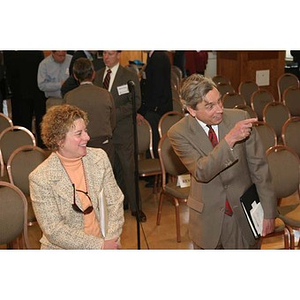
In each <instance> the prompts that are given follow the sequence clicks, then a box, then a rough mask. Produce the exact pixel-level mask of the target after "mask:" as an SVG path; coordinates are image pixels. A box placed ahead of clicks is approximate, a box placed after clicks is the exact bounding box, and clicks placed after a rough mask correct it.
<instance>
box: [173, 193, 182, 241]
mask: <svg viewBox="0 0 300 300" xmlns="http://www.w3.org/2000/svg"><path fill="white" fill-rule="evenodd" d="M174 204H175V217H176V234H177V242H178V243H180V242H181V234H180V214H179V201H178V199H177V198H174Z"/></svg>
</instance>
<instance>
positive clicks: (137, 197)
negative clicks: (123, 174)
mask: <svg viewBox="0 0 300 300" xmlns="http://www.w3.org/2000/svg"><path fill="white" fill-rule="evenodd" d="M127 84H128V89H129V92H130V93H131V95H132V123H133V137H134V178H135V201H136V225H137V248H138V249H141V241H140V214H139V211H140V207H139V206H140V192H139V168H138V136H137V124H136V115H137V113H136V99H135V88H134V86H135V83H134V82H133V81H132V80H129V81H128V83H127Z"/></svg>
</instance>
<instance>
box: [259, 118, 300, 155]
mask: <svg viewBox="0 0 300 300" xmlns="http://www.w3.org/2000/svg"><path fill="white" fill-rule="evenodd" d="M254 126H255V128H256V130H257V131H258V133H259V135H260V137H261V140H262V144H263V147H264V150H265V151H267V150H268V149H269V148H270V147H273V146H276V145H285V146H288V147H289V148H291V149H293V151H295V152H296V153H297V155H298V156H299V157H300V140H299V132H300V117H291V118H289V119H287V120H286V121H285V122H284V124H283V126H282V128H281V134H280V139H279V138H278V135H277V134H276V132H275V130H274V128H273V127H272V126H271V125H270V124H269V123H267V122H264V121H258V122H256V123H254Z"/></svg>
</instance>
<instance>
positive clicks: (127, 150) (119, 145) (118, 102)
mask: <svg viewBox="0 0 300 300" xmlns="http://www.w3.org/2000/svg"><path fill="white" fill-rule="evenodd" d="M120 58H121V51H112V50H109V51H107V50H105V51H103V61H104V63H105V66H106V67H105V68H102V69H101V70H99V71H97V72H96V77H95V80H94V84H96V85H98V86H100V87H104V88H106V89H107V90H108V91H109V92H110V93H111V94H112V96H113V98H114V102H115V107H116V120H117V124H116V128H115V130H114V132H113V139H112V141H113V144H114V148H115V160H114V173H115V176H116V180H117V182H118V185H119V186H120V188H121V190H122V192H123V194H124V196H125V199H124V209H128V208H130V210H131V214H132V215H133V216H137V214H138V217H139V220H140V221H141V222H145V221H146V220H147V218H146V215H145V213H144V212H143V211H142V203H141V201H139V203H138V205H137V203H136V192H135V174H134V170H135V161H134V128H133V121H132V116H133V113H134V109H135V110H137V109H138V108H139V107H140V105H141V92H140V86H139V79H138V76H137V74H136V73H134V72H132V71H129V70H127V69H126V68H124V67H122V66H121V65H120ZM130 81H132V82H133V83H134V85H135V102H136V107H133V103H132V100H133V99H132V93H131V92H130V90H129V88H128V82H130ZM137 206H138V207H137Z"/></svg>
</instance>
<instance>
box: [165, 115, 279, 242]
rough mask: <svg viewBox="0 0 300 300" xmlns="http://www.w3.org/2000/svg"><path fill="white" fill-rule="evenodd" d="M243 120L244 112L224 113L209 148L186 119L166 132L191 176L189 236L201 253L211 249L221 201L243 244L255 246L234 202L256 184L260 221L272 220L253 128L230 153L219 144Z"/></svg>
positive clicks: (266, 181) (195, 125)
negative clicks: (215, 142)
mask: <svg viewBox="0 0 300 300" xmlns="http://www.w3.org/2000/svg"><path fill="white" fill-rule="evenodd" d="M246 118H249V116H248V115H247V113H246V112H244V111H241V110H236V109H224V113H223V120H222V122H221V123H220V124H219V126H218V127H219V144H218V145H217V146H216V147H215V148H213V147H212V145H211V142H210V140H209V138H208V136H207V134H206V133H205V131H204V130H203V128H202V127H201V125H200V124H199V123H198V121H197V120H196V119H195V118H193V117H191V116H190V115H189V116H186V117H185V118H183V119H182V120H180V121H179V122H178V123H176V124H175V125H173V126H172V127H171V129H170V130H169V131H168V137H169V138H170V142H171V144H172V146H173V148H174V150H175V152H176V154H177V155H178V156H179V157H180V159H181V160H182V162H183V163H184V165H185V166H186V167H187V169H188V170H189V172H190V173H191V175H192V176H191V177H192V179H191V188H190V195H189V198H188V206H189V208H190V219H189V233H190V237H191V239H192V240H193V241H194V242H195V243H196V244H197V245H199V246H200V247H201V248H215V247H216V246H217V243H218V241H219V238H220V234H221V229H222V223H223V218H224V211H225V200H226V199H228V201H229V203H230V206H231V208H232V210H233V217H234V218H236V221H237V223H238V226H239V228H240V229H241V231H242V234H243V236H244V238H245V239H246V240H247V242H248V243H249V245H253V244H254V243H255V239H254V236H253V234H252V232H251V229H250V227H249V225H248V222H247V219H246V217H245V214H244V212H243V209H242V207H241V203H240V197H241V195H242V194H243V193H244V192H245V191H246V190H247V189H248V188H249V187H250V186H251V184H252V183H255V184H256V187H257V191H258V194H259V197H260V201H261V204H262V207H263V210H264V217H265V218H267V219H269V218H270V219H272V218H275V217H276V216H277V209H276V197H275V194H274V189H273V186H272V182H271V177H270V173H269V168H268V163H267V160H266V156H265V153H264V150H263V146H262V144H261V141H260V137H259V135H258V132H257V131H256V129H255V128H253V129H252V132H251V135H250V137H248V138H247V139H245V140H243V141H241V142H238V143H236V144H235V145H234V147H233V148H232V149H231V148H230V147H229V145H228V144H227V142H226V141H225V139H224V137H225V135H226V134H227V133H228V132H229V131H230V130H231V129H232V128H233V127H234V126H235V124H236V123H237V122H238V121H240V120H243V119H246Z"/></svg>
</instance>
